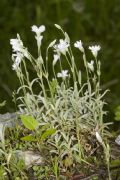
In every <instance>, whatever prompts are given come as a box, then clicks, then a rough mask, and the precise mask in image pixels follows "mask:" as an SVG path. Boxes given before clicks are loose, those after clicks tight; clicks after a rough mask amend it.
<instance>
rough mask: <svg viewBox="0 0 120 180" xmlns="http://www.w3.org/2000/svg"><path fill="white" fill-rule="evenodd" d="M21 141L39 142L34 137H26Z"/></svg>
mask: <svg viewBox="0 0 120 180" xmlns="http://www.w3.org/2000/svg"><path fill="white" fill-rule="evenodd" d="M21 140H23V141H37V139H36V138H35V137H34V136H32V135H28V136H24V137H22V138H21Z"/></svg>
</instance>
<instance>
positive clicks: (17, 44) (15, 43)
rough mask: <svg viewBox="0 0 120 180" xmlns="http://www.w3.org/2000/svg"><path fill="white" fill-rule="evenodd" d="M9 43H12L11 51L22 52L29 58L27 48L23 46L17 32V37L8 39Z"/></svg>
mask: <svg viewBox="0 0 120 180" xmlns="http://www.w3.org/2000/svg"><path fill="white" fill-rule="evenodd" d="M10 44H11V45H12V49H13V52H16V53H18V52H20V53H22V54H23V55H24V56H25V57H26V58H28V59H29V53H28V50H27V48H25V47H24V46H23V42H22V40H21V39H20V36H19V34H17V38H16V39H10Z"/></svg>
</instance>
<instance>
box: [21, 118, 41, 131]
mask: <svg viewBox="0 0 120 180" xmlns="http://www.w3.org/2000/svg"><path fill="white" fill-rule="evenodd" d="M20 117H21V120H22V123H23V124H24V126H25V127H26V128H27V129H30V130H35V129H36V128H37V127H38V126H39V123H38V121H37V120H36V119H34V118H33V117H32V116H26V115H21V116H20Z"/></svg>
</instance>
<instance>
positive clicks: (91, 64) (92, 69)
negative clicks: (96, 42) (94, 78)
mask: <svg viewBox="0 0 120 180" xmlns="http://www.w3.org/2000/svg"><path fill="white" fill-rule="evenodd" d="M87 65H88V68H89V69H90V70H91V71H92V72H93V71H94V61H93V60H91V62H90V63H89V62H88V63H87Z"/></svg>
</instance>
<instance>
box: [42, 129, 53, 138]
mask: <svg viewBox="0 0 120 180" xmlns="http://www.w3.org/2000/svg"><path fill="white" fill-rule="evenodd" d="M55 132H56V129H48V130H47V131H45V132H44V133H43V134H42V136H41V140H44V139H46V138H47V137H48V136H51V135H53V134H54V133H55Z"/></svg>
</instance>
